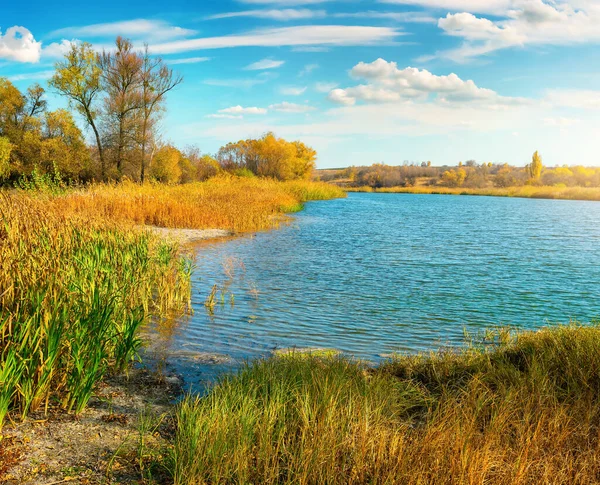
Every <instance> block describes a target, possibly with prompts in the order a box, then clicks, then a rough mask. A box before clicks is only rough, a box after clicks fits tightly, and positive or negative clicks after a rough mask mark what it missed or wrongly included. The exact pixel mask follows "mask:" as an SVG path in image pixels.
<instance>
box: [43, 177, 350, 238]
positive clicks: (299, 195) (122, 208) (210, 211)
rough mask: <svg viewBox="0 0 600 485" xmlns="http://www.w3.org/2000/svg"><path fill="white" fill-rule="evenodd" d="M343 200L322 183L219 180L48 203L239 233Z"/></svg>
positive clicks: (100, 188) (87, 193)
mask: <svg viewBox="0 0 600 485" xmlns="http://www.w3.org/2000/svg"><path fill="white" fill-rule="evenodd" d="M344 196H345V194H344V192H343V191H342V190H341V189H339V188H338V187H335V186H333V185H329V184H326V183H319V182H310V181H291V182H278V181H275V180H269V179H260V178H243V177H240V178H238V177H231V176H220V177H215V178H213V179H210V180H208V181H206V182H199V183H193V184H185V185H177V186H165V185H152V184H146V185H143V186H140V185H137V184H133V183H125V184H120V185H94V186H91V187H88V188H85V189H81V190H76V191H73V192H69V193H67V194H65V195H62V196H58V197H54V198H52V201H51V203H52V205H53V206H54V207H56V209H57V210H60V211H62V212H65V213H72V214H81V213H84V214H88V215H91V216H95V217H101V218H103V219H106V220H111V221H118V222H127V223H134V224H147V225H155V226H160V227H173V228H190V229H207V228H221V229H230V230H233V231H236V232H237V231H239V232H242V231H257V230H262V229H269V228H272V227H275V226H276V225H277V219H276V218H274V217H273V216H275V215H278V214H281V213H283V212H294V211H297V210H300V209H301V208H302V204H303V203H304V202H306V201H309V200H322V199H331V198H335V197H344Z"/></svg>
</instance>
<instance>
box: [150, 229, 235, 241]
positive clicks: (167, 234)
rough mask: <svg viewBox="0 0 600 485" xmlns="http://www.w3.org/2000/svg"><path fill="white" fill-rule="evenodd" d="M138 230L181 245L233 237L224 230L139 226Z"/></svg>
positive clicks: (229, 232)
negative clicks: (147, 231)
mask: <svg viewBox="0 0 600 485" xmlns="http://www.w3.org/2000/svg"><path fill="white" fill-rule="evenodd" d="M140 229H146V230H149V231H151V232H153V233H155V234H158V235H159V236H161V237H164V238H167V239H172V240H174V241H177V242H178V243H181V244H189V243H194V242H198V241H206V240H209V239H220V238H225V237H231V236H233V235H234V233H233V232H232V231H228V230H226V229H174V228H170V227H157V226H140Z"/></svg>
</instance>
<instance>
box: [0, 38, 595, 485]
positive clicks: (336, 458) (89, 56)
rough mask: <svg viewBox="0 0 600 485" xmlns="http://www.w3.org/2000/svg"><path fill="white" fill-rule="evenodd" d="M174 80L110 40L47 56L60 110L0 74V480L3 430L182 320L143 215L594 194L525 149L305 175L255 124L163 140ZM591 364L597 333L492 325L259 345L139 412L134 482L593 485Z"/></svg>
mask: <svg viewBox="0 0 600 485" xmlns="http://www.w3.org/2000/svg"><path fill="white" fill-rule="evenodd" d="M181 82H183V79H182V78H181V77H180V76H179V75H178V74H177V73H175V72H173V71H172V70H170V69H169V68H168V67H167V65H166V64H165V63H164V62H163V61H162V60H161V59H160V58H157V57H154V56H151V55H150V54H149V52H148V50H147V49H145V50H142V51H138V50H136V49H135V48H134V47H133V44H132V43H131V42H130V41H128V40H127V39H123V38H118V39H117V41H116V45H115V48H114V50H111V51H104V52H102V53H100V54H99V53H96V52H95V51H94V50H93V48H92V46H90V45H89V44H85V43H81V44H73V45H72V47H71V50H70V51H69V52H68V53H67V55H66V56H65V58H64V59H63V60H61V61H60V62H58V63H57V65H56V70H55V73H54V75H53V76H52V77H51V79H50V81H49V86H50V89H52V91H53V92H55V93H58V94H60V95H62V96H64V98H65V99H66V100H68V102H69V109H68V110H66V109H60V110H56V111H49V110H48V107H47V103H46V101H45V89H44V88H43V87H41V86H38V85H34V86H32V87H31V88H30V89H28V90H27V92H25V93H22V92H20V91H19V90H18V89H17V88H16V87H15V86H14V85H13V84H12V83H11V82H10V81H9V80H8V79H5V78H0V185H1V186H2V188H0V481H3V480H4V476H5V475H6V474H7V473H9V472H10V470H9V468H10V467H12V466H13V465H14V464H15V463H18V462H19V460H21V455H22V454H23V453H25V452H24V451H22V450H21V451H18V452H13V451H7V450H9V447H8V445H6V443H8V442H9V441H8V439H7V436H10V432H12V431H15V429H18V428H19V426H21V425H22V424H23V423H26V422H28V421H29V422H33V423H35V424H39V423H42V422H46V421H48V420H51V419H56V420H58V421H60V420H61V419H65V418H64V417H65V416H69V417H73V416H75V417H74V418H73V419H78V418H77V416H81V415H82V413H85V412H86V408H87V407H88V405H90V401H91V400H92V398H93V397H94V396H95V395H96V394H97V393H98V390H99V389H100V388H102V387H104V386H107V385H108V384H106V380H107V378H109V377H114V376H116V375H127V373H128V371H129V370H131V366H132V363H133V362H134V361H136V360H138V359H139V351H140V348H141V346H142V337H141V332H140V331H141V329H142V328H143V327H144V326H145V325H146V324H148V323H149V322H150V321H151V320H152V319H155V320H159V321H160V320H161V319H174V318H178V317H179V316H181V315H184V314H185V313H186V312H189V311H190V307H191V297H192V288H191V275H192V271H193V264H194V262H193V257H192V256H190V255H189V254H188V253H187V252H185V251H184V250H183V248H182V247H180V246H179V245H178V244H177V243H176V242H174V241H171V240H166V239H164V238H161V237H160V235H158V234H157V232H156V231H152V230H150V228H149V226H157V227H160V228H180V229H226V230H228V231H231V232H233V233H245V232H252V231H259V230H266V229H271V228H275V227H277V226H278V225H279V224H281V222H282V219H284V218H285V217H286V216H285V214H286V213H290V212H295V211H298V210H300V209H301V208H302V205H303V204H304V203H305V202H307V201H311V200H326V199H332V198H338V197H344V196H345V190H347V191H351V190H376V191H382V192H384V191H399V192H402V191H407V192H419V193H420V192H423V193H433V192H435V193H473V194H475V193H477V194H484V195H514V196H530V197H554V196H557V195H558V196H560V197H561V198H582V199H590V200H600V169H594V168H585V167H555V168H547V167H544V166H543V164H542V160H541V157H540V156H539V154H537V152H536V154H535V155H534V157H533V159H532V161H531V163H529V164H528V165H527V166H525V167H523V168H517V167H512V166H508V165H494V164H484V163H482V164H478V163H476V162H472V161H470V162H466V163H465V164H464V165H463V164H460V165H459V166H458V167H442V168H440V167H433V166H431V164H428V163H424V164H419V165H408V164H407V165H403V166H400V167H390V166H387V165H374V166H372V167H351V168H349V169H344V170H332V171H318V172H315V160H316V156H317V154H316V152H315V151H314V150H313V149H312V148H311V147H309V146H307V145H305V144H304V143H302V142H300V141H288V140H284V139H282V138H278V137H277V136H276V135H275V134H273V133H266V134H264V135H263V136H261V137H259V138H253V139H246V140H240V141H238V142H234V143H229V144H227V145H225V146H223V147H222V148H221V149H220V150H218V152H217V153H216V154H212V155H210V154H205V153H202V152H201V151H200V150H199V149H198V148H197V147H184V148H181V147H176V146H174V145H173V144H171V143H169V142H168V141H166V140H163V139H162V138H161V136H160V129H159V128H160V119H161V116H162V114H163V113H164V111H165V110H166V107H167V106H166V100H167V96H168V94H169V93H170V92H171V91H172V90H174V89H176V88H177V86H178V85H179V84H180V83H181ZM76 121H77V122H79V123H81V124H83V126H82V127H80V126H79V125H78V123H77V122H76ZM83 129H86V130H87V133H88V135H89V137H90V140H91V141H92V143H91V144H88V142H87V141H86V137H85V136H84V132H83ZM315 173H316V177H317V178H320V181H314V180H311V177H314V176H315ZM328 182H332V183H328ZM528 194H529V195H528ZM290 324H292V325H293V322H290ZM599 372H600V327H598V326H597V325H596V324H591V325H586V326H584V325H577V324H572V325H570V326H565V327H557V328H551V329H546V330H541V331H539V332H528V333H522V334H516V335H515V334H511V333H510V332H508V331H498V332H496V333H490V334H489V335H487V336H486V338H485V339H484V341H483V342H479V343H474V344H473V345H471V346H470V347H467V348H465V349H463V350H462V351H457V350H444V351H440V352H438V353H433V354H431V355H421V356H419V355H409V356H397V357H396V358H394V359H392V360H391V361H390V362H388V363H386V364H384V365H381V366H379V367H377V368H375V367H373V366H369V365H367V364H366V363H363V362H356V361H353V360H350V359H348V358H345V357H343V356H334V355H329V354H327V353H325V354H318V353H317V354H315V355H312V354H311V353H310V352H300V353H297V354H296V353H294V352H292V353H287V354H280V355H275V356H273V357H271V358H268V359H265V360H260V361H257V362H254V363H251V364H249V365H248V366H247V367H245V368H244V369H242V370H241V371H240V372H239V373H237V374H235V375H229V376H224V377H223V378H222V379H221V380H220V381H219V382H218V383H217V384H216V385H215V386H214V387H212V388H211V389H210V390H209V392H208V394H207V395H206V396H203V397H200V396H196V395H190V396H187V397H184V398H183V399H181V401H180V402H179V403H178V404H174V405H173V406H172V408H171V412H170V413H169V415H168V416H160V417H158V418H156V419H154V418H152V419H150V418H148V416H149V415H150V413H151V411H146V410H145V411H144V412H143V413H141V415H140V416H139V422H140V424H139V426H138V430H137V431H136V435H135V436H136V439H137V440H138V441H137V451H136V453H137V454H134V457H133V458H132V459H130V460H129V461H128V463H129V465H128V466H130V467H131V469H132V470H133V471H134V474H137V476H138V477H139V480H137V481H135V482H130V483H140V484H141V483H144V484H152V483H165V484H166V483H175V484H176V485H191V484H221V483H230V484H238V483H239V484H241V483H272V484H287V483H290V484H291V483H304V484H317V483H330V484H338V483H339V484H364V483H373V484H376V483H423V484H425V483H427V484H429V483H431V484H435V483H440V484H442V483H443V484H445V483H457V484H459V483H461V484H462V483H494V484H517V483H572V484H587V483H595V482H598V477H600V461H599V460H598V451H599V450H600V438H599V434H598V426H599V424H600V406H599V401H598V399H599V398H598V396H599V395H600V379H599V378H598V375H599ZM57 416H58V417H57ZM105 418H106V419H107V420H108V421H107V422H111V423H114V422H120V420H123V419H124V418H123V417H122V416H120V415H119V413H118V412H115V411H114V410H112V409H111V410H110V413H109V414H107V415H106V416H105ZM152 423H154V424H152ZM10 429H12V431H10ZM159 430H160V432H159ZM7 433H8V434H7ZM159 434H160V436H161V438H162V441H160V440H157V439H153V437H156V436H158V435H159ZM34 435H35V433H34ZM14 440H15V439H14V435H13V436H12V441H11V443H12V442H14ZM157 443H159V444H157ZM28 446H31V447H34V446H35V442H32V443H29V445H28ZM11 450H12V448H11ZM109 451H110V453H111V454H112V457H109V459H108V460H107V461H106V462H102V465H100V461H97V462H94V463H91V462H90V463H89V464H85V465H78V466H79V467H80V468H81V467H82V468H85V467H88V468H89V470H87V469H86V470H87V471H86V473H87V472H89V473H92V470H93V473H96V475H94V476H95V477H96V478H95V479H97V480H96V481H93V482H90V481H89V480H88V478H85V480H88V481H84V480H83V479H81V480H80V481H76V480H79V478H80V475H78V473H80V472H78V471H77V470H76V469H74V468H73V469H71V468H69V469H68V470H54V471H53V472H52V473H53V474H52V475H51V476H52V477H56V474H59V475H60V477H59V478H53V479H52V481H51V482H50V483H63V482H73V483H114V482H111V478H110V477H111V475H110V470H111V469H113V468H114V463H115V460H116V459H117V455H119V453H120V452H121V451H122V450H121V448H120V447H118V448H117V449H111V450H109ZM59 453H60V450H57V454H59ZM91 459H92V458H91V457H90V460H91ZM2 460H6V461H5V462H3V461H2ZM8 463H10V464H11V465H9V464H8ZM88 465H89V466H88ZM102 467H104V468H102ZM36 470H38V472H39V473H42V474H43V473H44V469H43V467H41V465H40V466H39V467H37V468H36ZM36 473H37V472H36ZM81 473H83V472H81ZM81 476H83V475H81ZM87 476H88V475H86V477H87ZM99 477H100V478H102V480H104V479H105V481H100V478H99ZM21 478H22V477H21ZM16 480H17V482H12V483H25V482H24V481H23V480H21V481H20V482H19V481H18V480H19V479H16ZM32 483H35V482H32Z"/></svg>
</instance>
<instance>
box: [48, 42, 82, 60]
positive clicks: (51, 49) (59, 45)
mask: <svg viewBox="0 0 600 485" xmlns="http://www.w3.org/2000/svg"><path fill="white" fill-rule="evenodd" d="M74 42H76V41H74V40H73V41H71V40H66V39H63V40H62V41H60V42H52V43H51V44H49V45H47V46H46V47H44V48H43V49H42V52H43V55H44V57H52V58H57V59H58V58H61V57H64V55H65V54H66V53H67V52H69V51H70V50H71V46H72V45H73V43H74Z"/></svg>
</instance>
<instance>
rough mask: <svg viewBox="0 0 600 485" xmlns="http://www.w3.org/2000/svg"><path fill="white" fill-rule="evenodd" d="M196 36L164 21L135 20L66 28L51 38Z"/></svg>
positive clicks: (53, 34)
mask: <svg viewBox="0 0 600 485" xmlns="http://www.w3.org/2000/svg"><path fill="white" fill-rule="evenodd" d="M194 34H196V31H195V30H190V29H184V28H182V27H177V26H175V25H170V24H169V23H167V22H164V21H162V20H147V19H135V20H124V21H120V22H109V23H103V24H93V25H86V26H81V27H66V28H64V29H59V30H55V31H54V32H52V33H51V34H50V36H51V37H63V36H66V37H72V36H76V37H88V38H89V37H92V38H100V37H103V38H104V37H115V36H117V35H123V36H126V37H130V38H142V37H143V38H148V39H153V40H156V41H160V40H167V39H175V38H178V37H189V36H190V35H194Z"/></svg>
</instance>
